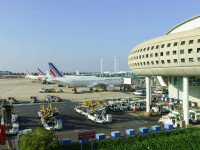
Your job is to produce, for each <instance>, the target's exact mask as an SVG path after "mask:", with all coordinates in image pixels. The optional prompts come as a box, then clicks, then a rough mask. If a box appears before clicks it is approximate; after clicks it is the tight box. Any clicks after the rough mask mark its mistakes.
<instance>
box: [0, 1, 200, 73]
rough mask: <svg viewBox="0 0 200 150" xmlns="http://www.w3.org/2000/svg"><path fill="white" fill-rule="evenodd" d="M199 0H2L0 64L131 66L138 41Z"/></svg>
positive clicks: (190, 12)
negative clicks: (130, 57)
mask: <svg viewBox="0 0 200 150" xmlns="http://www.w3.org/2000/svg"><path fill="white" fill-rule="evenodd" d="M199 6H200V1H199V0H0V52H1V53H0V70H10V71H14V72H24V70H25V69H28V70H29V71H30V72H35V71H36V69H37V67H40V68H41V69H42V70H47V69H48V65H47V63H48V62H49V61H52V62H54V63H55V64H56V65H57V66H58V67H59V68H60V70H62V71H63V72H72V71H75V70H76V69H79V71H87V72H97V71H100V57H102V58H103V71H113V56H114V55H116V56H118V57H119V58H120V70H124V71H126V70H129V67H128V55H129V52H130V51H131V49H132V48H133V47H134V46H136V45H137V44H139V43H141V42H143V41H146V40H149V39H152V38H155V37H158V36H162V35H163V34H164V33H165V32H167V30H168V29H170V28H171V27H173V26H174V25H176V24H178V23H180V22H182V21H184V20H186V19H188V18H191V17H193V16H196V15H199V14H200V9H199Z"/></svg>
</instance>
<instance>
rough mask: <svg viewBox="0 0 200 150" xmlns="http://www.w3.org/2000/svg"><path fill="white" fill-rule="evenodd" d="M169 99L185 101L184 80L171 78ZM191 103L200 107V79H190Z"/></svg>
mask: <svg viewBox="0 0 200 150" xmlns="http://www.w3.org/2000/svg"><path fill="white" fill-rule="evenodd" d="M168 89H169V97H170V98H175V99H180V100H183V78H182V77H175V76H173V77H169V86H168ZM189 101H191V102H197V103H198V105H200V78H199V77H196V78H194V77H190V78H189Z"/></svg>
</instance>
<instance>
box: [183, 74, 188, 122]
mask: <svg viewBox="0 0 200 150" xmlns="http://www.w3.org/2000/svg"><path fill="white" fill-rule="evenodd" d="M188 93H189V92H188V77H183V115H184V120H185V125H188V124H189V96H188Z"/></svg>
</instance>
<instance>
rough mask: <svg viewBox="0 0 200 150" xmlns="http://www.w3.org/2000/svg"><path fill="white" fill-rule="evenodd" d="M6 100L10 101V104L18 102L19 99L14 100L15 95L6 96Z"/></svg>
mask: <svg viewBox="0 0 200 150" xmlns="http://www.w3.org/2000/svg"><path fill="white" fill-rule="evenodd" d="M7 101H8V102H9V103H12V104H19V101H18V100H16V98H15V97H12V96H10V97H8V98H7Z"/></svg>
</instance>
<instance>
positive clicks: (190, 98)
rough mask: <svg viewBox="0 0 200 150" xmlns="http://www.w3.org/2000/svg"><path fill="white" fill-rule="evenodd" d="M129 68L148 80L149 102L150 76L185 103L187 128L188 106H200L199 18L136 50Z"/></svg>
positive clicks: (173, 96) (182, 24) (149, 96)
mask: <svg viewBox="0 0 200 150" xmlns="http://www.w3.org/2000/svg"><path fill="white" fill-rule="evenodd" d="M128 64H129V67H130V69H131V70H132V71H133V72H134V73H135V74H137V75H143V76H146V86H147V99H150V98H151V94H150V93H151V92H150V79H151V76H158V80H159V81H160V83H161V85H166V86H168V90H169V97H170V98H175V99H178V100H183V110H184V120H185V121H186V124H188V106H189V105H190V104H191V103H192V102H197V103H198V105H200V15H198V16H196V17H193V18H190V19H188V20H186V21H184V22H182V23H180V24H178V25H176V26H174V27H173V28H171V29H170V30H169V31H167V32H166V34H165V35H163V36H161V37H158V38H155V39H151V40H148V41H145V42H143V43H141V44H139V45H137V46H136V47H134V48H133V49H132V50H131V52H130V54H129V57H128ZM149 104H150V101H148V102H147V105H149ZM149 109H150V107H147V112H149Z"/></svg>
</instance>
